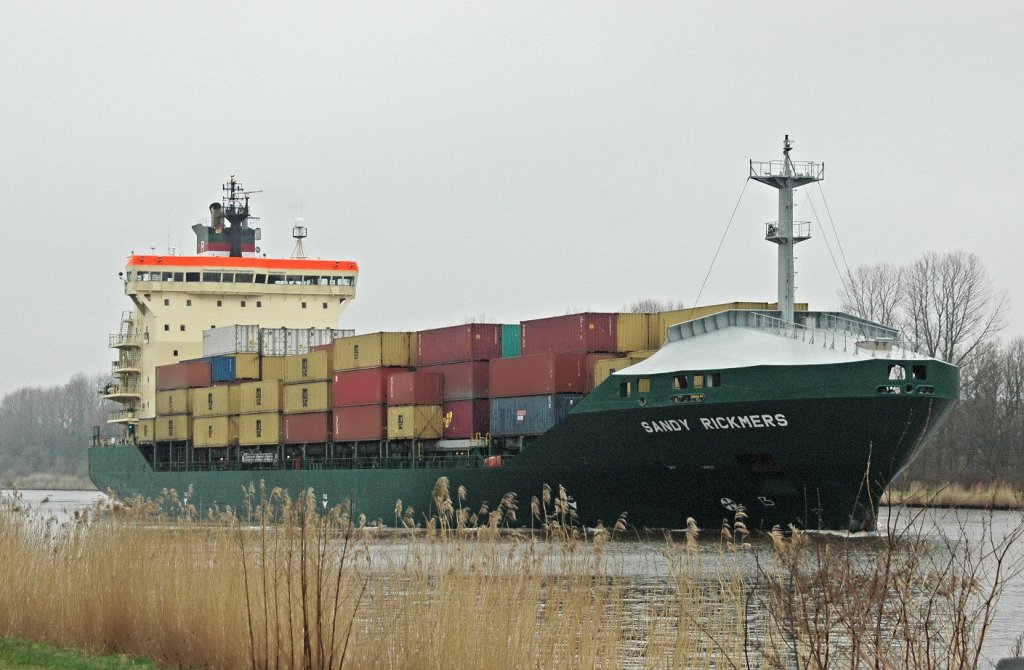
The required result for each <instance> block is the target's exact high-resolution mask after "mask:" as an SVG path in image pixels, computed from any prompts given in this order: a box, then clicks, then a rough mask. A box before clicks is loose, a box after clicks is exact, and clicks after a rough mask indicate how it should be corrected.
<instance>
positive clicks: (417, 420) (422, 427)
mask: <svg viewBox="0 0 1024 670" xmlns="http://www.w3.org/2000/svg"><path fill="white" fill-rule="evenodd" d="M443 428H444V421H443V419H442V418H441V406H440V405H406V406H403V407H388V439H389V440H436V439H438V438H440V437H441V431H442V430H443Z"/></svg>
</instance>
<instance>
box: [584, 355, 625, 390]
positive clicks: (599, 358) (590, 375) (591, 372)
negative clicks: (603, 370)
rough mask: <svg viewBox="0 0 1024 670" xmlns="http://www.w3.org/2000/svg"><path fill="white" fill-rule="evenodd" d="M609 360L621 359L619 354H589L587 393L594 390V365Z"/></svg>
mask: <svg viewBox="0 0 1024 670" xmlns="http://www.w3.org/2000/svg"><path fill="white" fill-rule="evenodd" d="M609 358H621V356H620V355H619V354H587V387H586V390H587V393H590V392H591V391H593V390H594V387H595V386H596V384H594V364H595V363H597V362H598V361H604V360H608V359H609Z"/></svg>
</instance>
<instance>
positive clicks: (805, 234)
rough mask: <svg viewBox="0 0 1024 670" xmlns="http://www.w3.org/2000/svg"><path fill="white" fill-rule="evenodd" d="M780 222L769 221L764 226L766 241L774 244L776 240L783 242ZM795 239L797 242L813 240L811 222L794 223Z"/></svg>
mask: <svg viewBox="0 0 1024 670" xmlns="http://www.w3.org/2000/svg"><path fill="white" fill-rule="evenodd" d="M780 232H781V231H780V230H779V222H778V221H769V222H768V223H766V224H764V239H766V240H768V241H770V242H772V241H775V240H781V239H783V238H781V237H780V236H779V233H780ZM793 238H794V239H797V240H809V239H811V222H810V221H794V222H793Z"/></svg>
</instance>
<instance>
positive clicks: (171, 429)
mask: <svg viewBox="0 0 1024 670" xmlns="http://www.w3.org/2000/svg"><path fill="white" fill-rule="evenodd" d="M191 437H192V417H190V416H189V415H188V414H172V415H171V416H158V417H157V418H156V439H157V442H184V441H185V440H188V439H190V438H191Z"/></svg>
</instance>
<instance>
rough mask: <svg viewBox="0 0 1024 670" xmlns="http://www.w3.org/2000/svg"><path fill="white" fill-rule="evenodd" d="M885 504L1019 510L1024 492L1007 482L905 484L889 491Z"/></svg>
mask: <svg viewBox="0 0 1024 670" xmlns="http://www.w3.org/2000/svg"><path fill="white" fill-rule="evenodd" d="M882 504H883V505H908V506H913V507H963V508H972V509H1014V510H1015V509H1021V508H1022V507H1024V492H1022V491H1021V490H1020V488H1018V487H1016V486H1013V485H1011V484H1007V483H1005V482H995V483H991V484H986V483H980V482H979V483H976V484H971V485H966V484H958V483H951V482H944V483H942V484H940V485H938V486H928V485H926V484H923V483H921V482H905V483H903V484H901V486H900V487H899V488H890V489H889V490H888V491H886V492H885V494H884V495H883V496H882Z"/></svg>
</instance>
